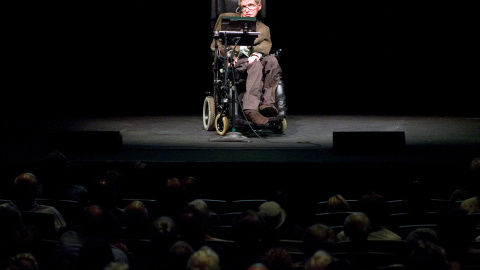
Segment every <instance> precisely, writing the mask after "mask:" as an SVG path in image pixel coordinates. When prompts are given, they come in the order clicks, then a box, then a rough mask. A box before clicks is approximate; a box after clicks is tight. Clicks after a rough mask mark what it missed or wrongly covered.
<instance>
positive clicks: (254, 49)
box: [210, 0, 282, 126]
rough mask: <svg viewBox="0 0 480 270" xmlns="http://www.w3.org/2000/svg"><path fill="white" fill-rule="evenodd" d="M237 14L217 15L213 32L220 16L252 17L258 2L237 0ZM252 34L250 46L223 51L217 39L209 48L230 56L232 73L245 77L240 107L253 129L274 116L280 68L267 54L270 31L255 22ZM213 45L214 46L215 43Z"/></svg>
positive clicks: (232, 47) (259, 0) (268, 52)
mask: <svg viewBox="0 0 480 270" xmlns="http://www.w3.org/2000/svg"><path fill="white" fill-rule="evenodd" d="M238 1H239V3H238V4H239V5H238V9H237V13H223V14H220V16H219V18H218V20H217V22H216V25H215V30H219V29H220V27H221V18H222V16H231V17H239V16H240V17H256V16H257V14H258V12H259V11H260V10H261V9H262V0H238ZM256 31H257V32H259V35H258V36H257V37H256V38H255V40H254V45H253V46H229V47H228V48H225V46H224V45H223V44H222V42H221V40H219V39H217V40H213V41H212V44H211V45H210V48H211V50H212V51H215V47H216V46H217V47H218V48H219V49H220V52H221V53H222V54H223V55H225V52H226V53H227V55H228V56H232V55H233V65H234V67H235V72H236V73H240V74H242V75H246V85H245V87H246V91H245V93H244V95H243V100H242V103H243V105H242V108H243V111H244V113H245V116H246V117H247V119H248V120H249V121H251V122H252V123H253V124H255V125H257V126H263V125H265V124H267V123H268V121H269V119H268V116H276V115H277V114H278V109H277V108H276V107H275V101H276V100H275V92H276V89H277V86H278V84H279V81H280V75H281V72H282V70H281V68H280V66H279V64H278V60H277V58H276V57H275V55H273V54H270V50H271V48H272V41H271V39H270V28H269V27H268V26H266V25H265V24H264V23H262V22H261V21H259V20H257V21H256ZM215 42H216V43H217V44H215Z"/></svg>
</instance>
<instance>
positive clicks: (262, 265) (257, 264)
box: [247, 263, 269, 270]
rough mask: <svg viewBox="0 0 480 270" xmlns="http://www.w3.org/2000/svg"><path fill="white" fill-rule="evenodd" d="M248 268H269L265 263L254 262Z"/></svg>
mask: <svg viewBox="0 0 480 270" xmlns="http://www.w3.org/2000/svg"><path fill="white" fill-rule="evenodd" d="M247 270H269V269H268V268H267V267H266V266H265V265H264V264H263V263H254V264H252V265H250V266H249V267H248V268H247Z"/></svg>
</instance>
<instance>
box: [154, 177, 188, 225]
mask: <svg viewBox="0 0 480 270" xmlns="http://www.w3.org/2000/svg"><path fill="white" fill-rule="evenodd" d="M190 201H191V197H190V194H189V192H188V190H187V188H185V186H184V185H183V182H182V181H181V180H180V179H178V178H175V177H173V178H169V179H167V180H166V181H165V185H164V186H163V187H162V189H161V190H160V193H159V194H158V198H157V203H158V211H160V212H159V213H158V216H169V217H172V218H173V219H176V218H177V217H178V215H179V214H180V213H181V212H182V210H183V209H184V208H185V206H186V205H187V204H188V203H189V202H190Z"/></svg>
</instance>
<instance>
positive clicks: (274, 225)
mask: <svg viewBox="0 0 480 270" xmlns="http://www.w3.org/2000/svg"><path fill="white" fill-rule="evenodd" d="M258 215H259V216H260V217H261V218H262V219H263V220H264V222H265V234H264V236H263V241H264V243H265V244H266V245H269V246H270V247H273V246H278V244H279V240H280V239H281V238H283V237H284V236H285V234H284V233H282V225H283V224H284V222H285V219H286V218H287V213H286V211H285V210H284V209H283V208H282V207H281V206H280V204H278V203H277V202H274V201H266V202H264V203H262V204H261V205H260V206H259V208H258Z"/></svg>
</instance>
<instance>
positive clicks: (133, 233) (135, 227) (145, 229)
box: [121, 201, 152, 239]
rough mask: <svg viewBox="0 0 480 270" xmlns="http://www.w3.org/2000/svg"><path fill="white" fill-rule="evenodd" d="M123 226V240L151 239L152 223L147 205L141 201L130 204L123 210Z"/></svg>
mask: <svg viewBox="0 0 480 270" xmlns="http://www.w3.org/2000/svg"><path fill="white" fill-rule="evenodd" d="M121 225H122V226H124V227H125V231H124V232H123V235H122V237H123V238H144V239H146V238H149V237H150V233H151V231H150V230H151V226H152V222H151V219H150V212H149V211H148V209H147V207H146V206H145V204H144V203H142V202H141V201H132V202H130V203H129V204H128V205H127V206H126V207H125V208H124V210H123V219H122V221H121Z"/></svg>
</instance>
